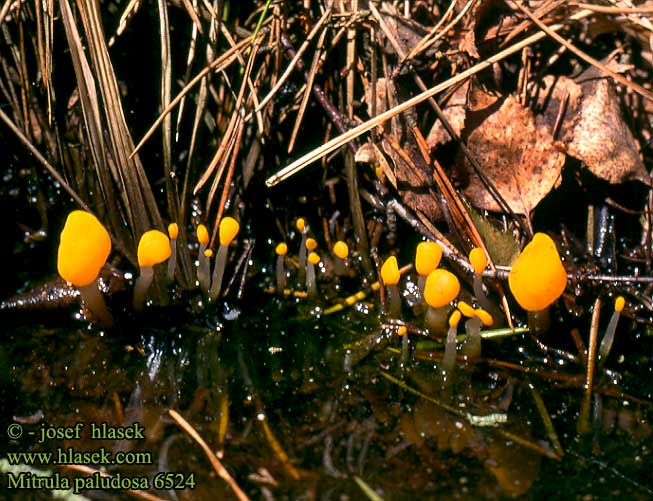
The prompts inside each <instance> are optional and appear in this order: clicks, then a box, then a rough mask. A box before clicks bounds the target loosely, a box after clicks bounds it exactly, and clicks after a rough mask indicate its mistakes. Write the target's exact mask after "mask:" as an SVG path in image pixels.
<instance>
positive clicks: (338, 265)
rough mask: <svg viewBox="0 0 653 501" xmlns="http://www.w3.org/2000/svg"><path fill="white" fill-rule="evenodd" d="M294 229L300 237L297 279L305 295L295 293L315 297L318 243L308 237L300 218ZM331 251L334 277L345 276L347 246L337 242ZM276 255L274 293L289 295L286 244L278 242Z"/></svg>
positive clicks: (318, 258)
mask: <svg viewBox="0 0 653 501" xmlns="http://www.w3.org/2000/svg"><path fill="white" fill-rule="evenodd" d="M295 228H296V229H297V231H298V232H299V234H300V235H301V242H300V244H299V251H298V253H297V261H296V263H298V264H297V277H298V280H299V282H300V283H305V285H306V293H304V292H301V291H295V294H296V295H299V296H303V295H308V296H310V297H315V296H317V292H318V290H317V266H318V264H319V263H320V262H321V260H322V258H321V257H320V255H319V254H318V253H317V252H316V250H317V247H318V243H317V240H315V238H312V237H310V236H309V233H310V228H309V226H308V224H307V223H306V220H305V219H304V218H302V217H300V218H297V221H296V222H295ZM332 251H333V266H334V273H335V275H336V276H341V275H345V274H346V273H347V266H348V261H347V260H348V256H349V246H348V245H347V244H346V243H345V242H344V241H342V240H338V241H337V242H336V243H335V244H334V245H333V248H332ZM274 252H275V254H276V255H277V260H276V267H275V271H276V273H275V274H276V288H275V290H276V292H277V293H278V294H283V295H289V294H292V293H293V291H292V290H291V289H288V288H286V286H287V284H288V270H287V268H286V266H285V262H286V259H287V254H288V244H287V243H286V242H279V243H278V244H277V245H276V247H275V249H274Z"/></svg>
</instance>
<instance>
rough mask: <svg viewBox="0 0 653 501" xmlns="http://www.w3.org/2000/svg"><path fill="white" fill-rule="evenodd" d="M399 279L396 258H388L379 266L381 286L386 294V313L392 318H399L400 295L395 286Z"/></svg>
mask: <svg viewBox="0 0 653 501" xmlns="http://www.w3.org/2000/svg"><path fill="white" fill-rule="evenodd" d="M400 277H401V275H400V274H399V265H398V264H397V258H396V257H395V256H390V257H389V258H388V259H386V260H385V262H384V263H383V266H381V280H383V285H384V286H385V290H386V291H387V293H388V311H387V313H388V315H390V316H391V317H393V318H399V317H400V316H401V293H400V292H399V287H398V285H397V284H398V283H399V278H400Z"/></svg>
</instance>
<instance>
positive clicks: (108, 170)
mask: <svg viewBox="0 0 653 501" xmlns="http://www.w3.org/2000/svg"><path fill="white" fill-rule="evenodd" d="M60 8H61V18H62V21H63V24H64V28H65V31H66V38H67V40H68V46H69V48H70V55H71V58H72V62H73V68H74V70H75V77H76V80H77V86H78V89H79V96H80V103H81V106H82V114H83V116H84V124H85V126H86V136H87V137H88V141H89V150H90V153H91V157H92V158H93V167H94V170H95V174H96V176H97V180H98V182H99V185H100V193H101V197H99V198H101V202H102V205H104V206H105V207H106V211H105V213H104V214H102V216H105V218H106V219H107V220H108V222H109V225H110V228H111V233H112V234H113V236H114V241H115V243H116V245H117V246H118V248H119V249H120V251H121V252H122V253H123V254H124V255H125V257H127V258H128V259H129V260H130V261H132V262H133V263H135V262H136V256H135V253H134V252H133V250H132V249H133V245H130V244H131V242H130V241H129V237H128V235H127V234H126V233H125V231H124V223H123V220H122V213H123V211H122V210H121V208H120V206H119V202H118V200H119V198H118V197H116V195H115V183H116V182H117V180H118V179H119V173H118V171H117V170H116V166H115V163H114V162H113V161H111V160H110V159H109V158H108V157H107V147H106V143H105V136H104V129H103V126H102V112H101V105H100V99H99V96H98V95H97V89H96V82H95V77H94V76H93V72H92V70H91V67H90V65H89V63H88V60H87V59H86V52H85V50H84V47H83V44H82V41H81V37H80V35H79V31H78V30H77V26H76V24H75V23H74V21H73V15H72V11H71V9H70V4H69V3H68V2H67V1H62V2H61V3H60ZM120 193H121V196H120V199H121V200H122V204H123V206H127V205H128V199H127V198H126V193H125V192H124V191H123V190H120Z"/></svg>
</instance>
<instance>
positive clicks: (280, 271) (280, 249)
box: [274, 242, 288, 294]
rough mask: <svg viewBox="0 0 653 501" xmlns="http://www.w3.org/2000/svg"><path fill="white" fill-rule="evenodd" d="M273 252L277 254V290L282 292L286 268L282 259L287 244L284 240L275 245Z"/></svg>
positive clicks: (286, 251)
mask: <svg viewBox="0 0 653 501" xmlns="http://www.w3.org/2000/svg"><path fill="white" fill-rule="evenodd" d="M274 252H275V254H276V255H277V266H276V275H277V292H278V293H279V294H283V291H284V290H285V288H286V268H285V266H284V260H285V259H286V254H287V253H288V245H287V244H286V243H285V242H281V243H280V244H278V245H277V246H276V247H275V249H274Z"/></svg>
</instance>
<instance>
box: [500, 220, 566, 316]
mask: <svg viewBox="0 0 653 501" xmlns="http://www.w3.org/2000/svg"><path fill="white" fill-rule="evenodd" d="M508 285H509V287H510V290H511V291H512V294H513V296H515V299H516V300H517V302H518V303H519V305H520V306H521V307H522V308H524V309H525V310H527V311H541V310H544V309H545V308H547V307H548V306H549V305H550V304H551V303H553V302H554V301H555V300H557V299H558V298H559V297H560V296H561V295H562V293H563V292H564V290H565V287H566V286H567V272H566V271H565V268H564V266H563V265H562V260H561V259H560V254H558V249H557V248H556V245H555V243H554V242H553V240H552V239H551V237H549V236H548V235H546V234H544V233H536V234H535V235H534V236H533V240H531V242H530V243H529V244H528V245H527V246H526V247H524V250H523V251H522V252H521V254H520V255H519V257H518V258H517V259H516V260H515V262H514V263H513V265H512V270H511V271H510V274H509V275H508Z"/></svg>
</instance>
